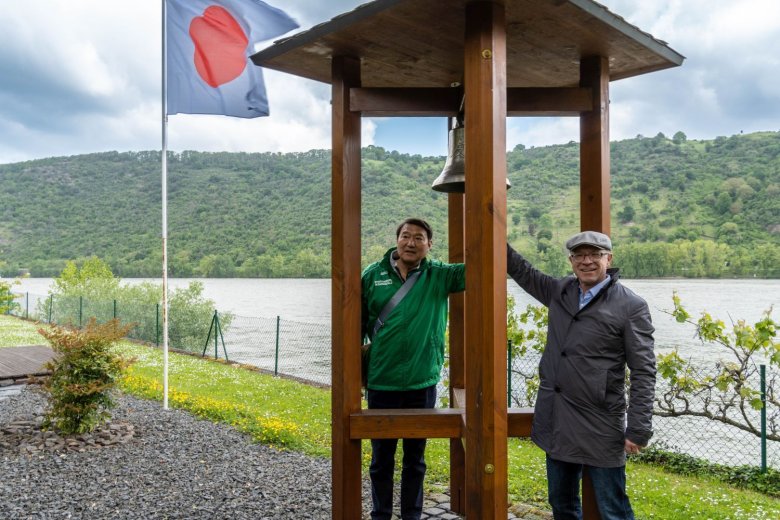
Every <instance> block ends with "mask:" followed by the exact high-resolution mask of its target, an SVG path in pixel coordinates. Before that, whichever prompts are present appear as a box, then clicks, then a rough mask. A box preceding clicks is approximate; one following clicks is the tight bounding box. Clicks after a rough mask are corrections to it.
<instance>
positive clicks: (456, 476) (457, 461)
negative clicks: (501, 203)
mask: <svg viewBox="0 0 780 520" xmlns="http://www.w3.org/2000/svg"><path fill="white" fill-rule="evenodd" d="M451 121H452V120H450V125H451ZM450 125H448V126H450ZM447 203H448V214H449V219H448V231H449V249H450V251H449V253H450V256H449V260H450V262H452V263H459V262H463V261H465V260H466V257H465V254H466V252H465V247H466V234H465V222H464V218H465V203H466V199H465V197H464V195H463V194H462V193H450V194H448V195H447ZM464 341H465V295H464V294H463V293H454V294H451V295H450V408H464V407H465V406H466V402H465V395H464V396H463V398H462V399H461V400H460V402H458V391H460V392H463V385H464V384H465V377H464V373H465V367H464V363H465V361H464V359H465V350H464ZM464 419H465V418H463V417H461V424H462V425H463V426H464V431H465V420H464ZM450 510H451V511H452V512H453V513H458V514H461V515H462V514H464V513H465V512H466V452H465V451H464V450H463V442H462V440H461V439H450Z"/></svg>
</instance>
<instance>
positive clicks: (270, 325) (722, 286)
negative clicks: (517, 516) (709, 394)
mask: <svg viewBox="0 0 780 520" xmlns="http://www.w3.org/2000/svg"><path fill="white" fill-rule="evenodd" d="M142 281H152V282H156V283H159V282H160V280H159V279H156V280H148V279H126V280H124V281H123V282H124V283H128V284H136V283H140V282H142ZM191 281H193V280H191V279H171V280H170V286H171V288H179V287H186V286H187V285H188V284H189V283H190V282H191ZM195 281H199V282H201V283H203V286H204V295H205V296H206V297H207V298H209V299H211V300H213V301H214V303H215V306H216V308H217V309H218V310H219V311H221V312H222V311H229V312H231V313H233V314H234V315H235V318H234V320H233V321H232V323H231V325H230V328H229V330H228V331H227V333H226V337H225V341H226V343H227V344H228V350H229V351H230V359H232V360H235V361H240V362H244V363H249V364H252V365H255V366H258V367H260V368H265V369H268V370H276V369H277V368H278V370H279V372H280V373H285V374H289V375H294V376H298V377H303V378H305V379H308V380H312V381H317V382H320V383H328V382H329V381H330V371H331V367H330V348H329V346H330V327H329V324H330V314H331V282H330V280H328V279H313V280H312V279H224V278H216V279H212V278H207V279H195ZM51 282H52V280H51V279H49V278H37V279H27V280H23V282H22V284H21V286H17V287H15V288H14V292H28V293H29V295H30V300H31V301H36V300H38V299H39V298H44V297H45V295H46V294H47V293H48V290H49V286H50V285H51ZM623 283H624V284H625V285H626V286H628V287H629V288H631V289H632V290H634V291H635V292H636V293H637V294H639V295H640V296H642V297H643V298H645V300H647V302H648V305H649V306H650V311H651V314H652V317H653V324H654V325H655V328H656V332H655V340H656V352H657V353H659V354H663V353H668V352H670V351H672V350H673V349H675V348H677V349H678V351H679V353H680V355H681V356H682V357H683V358H685V359H688V360H690V361H691V364H692V365H693V366H695V367H699V368H712V367H713V366H714V362H715V361H716V360H718V359H725V358H728V353H727V352H726V351H725V349H722V348H721V349H719V348H717V347H714V346H712V345H703V344H702V343H701V342H700V341H699V340H697V339H696V338H695V336H694V333H695V330H694V328H693V326H691V325H687V324H679V323H676V322H675V320H674V319H673V318H672V317H671V316H670V315H669V314H668V311H670V310H671V309H672V307H673V304H672V294H673V292H674V291H676V292H677V293H678V294H679V295H680V298H681V300H682V303H683V306H684V307H685V308H686V309H687V310H688V312H689V313H690V314H691V316H692V318H693V319H696V318H698V317H699V316H700V314H701V313H702V312H708V313H710V314H711V315H713V316H714V317H718V318H720V319H722V320H724V322H726V324H727V325H728V324H729V323H730V321H731V320H738V319H744V320H746V321H747V322H748V323H750V324H752V323H755V322H756V321H757V320H759V319H760V318H761V317H762V315H763V313H764V312H765V311H766V310H767V309H770V308H772V307H774V310H773V312H772V316H773V317H774V318H775V319H778V314H780V309H778V307H780V305H779V304H780V280H759V279H746V280H699V279H663V280H623ZM507 291H508V293H509V294H511V295H513V296H514V298H515V301H516V310H517V311H520V310H523V309H524V308H525V307H526V305H528V304H529V303H536V302H535V301H534V300H533V299H532V298H531V297H529V296H528V295H527V294H525V293H524V292H523V291H522V290H521V289H520V288H519V287H518V286H517V285H516V284H515V283H514V282H513V281H511V280H508V281H507ZM665 311H667V312H665ZM277 316H278V317H280V318H281V320H280V322H281V325H279V323H280V322H279V321H277ZM280 335H281V337H282V340H281V345H282V347H281V349H282V352H281V353H280V351H279V344H280V340H279V337H280ZM524 361H528V362H529V363H530V364H531V365H533V366H532V367H531V368H530V370H531V371H533V370H534V367H535V363H536V361H534V360H533V359H530V358H529V359H528V360H524ZM514 379H515V378H514V377H513V380H514ZM513 384H515V383H513ZM516 384H518V385H520V384H522V380H518V381H517V383H516ZM515 389H516V390H517V389H518V387H517V386H515ZM442 390H443V389H442ZM769 411H770V413H771V414H774V415H775V416H776V415H777V414H778V413H780V412H778V411H777V410H772V409H771V408H770V409H769ZM750 415H751V417H752V420H754V421H755V420H756V416H757V413H754V412H750ZM775 420H778V418H777V417H775ZM654 423H655V430H656V435H655V437H654V441H661V442H663V443H664V444H665V445H666V446H669V447H672V448H674V449H676V450H677V451H682V452H685V453H689V454H691V455H694V456H697V457H703V458H707V459H710V460H712V461H715V462H720V463H725V464H750V465H754V466H756V465H758V464H759V461H760V458H759V454H760V447H759V442H758V439H757V438H756V437H755V436H754V435H751V434H747V433H745V432H741V431H738V430H736V429H734V428H730V427H726V426H725V425H722V424H720V423H717V422H715V421H710V420H708V419H703V418H673V419H669V418H663V417H656V418H655V419H654ZM769 444H770V446H769V453H768V460H769V464H770V465H771V466H773V467H775V468H780V443H778V442H771V443H769Z"/></svg>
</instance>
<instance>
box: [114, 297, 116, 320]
mask: <svg viewBox="0 0 780 520" xmlns="http://www.w3.org/2000/svg"><path fill="white" fill-rule="evenodd" d="M114 319H116V300H114Z"/></svg>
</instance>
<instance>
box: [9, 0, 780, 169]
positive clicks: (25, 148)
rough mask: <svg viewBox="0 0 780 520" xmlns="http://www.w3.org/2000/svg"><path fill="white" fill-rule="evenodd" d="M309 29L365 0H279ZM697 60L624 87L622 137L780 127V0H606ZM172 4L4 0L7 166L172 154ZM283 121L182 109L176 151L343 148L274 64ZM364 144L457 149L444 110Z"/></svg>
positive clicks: (615, 97)
mask: <svg viewBox="0 0 780 520" xmlns="http://www.w3.org/2000/svg"><path fill="white" fill-rule="evenodd" d="M268 2H269V3H271V4H272V5H275V6H277V7H280V8H282V9H284V10H285V11H287V12H288V13H289V14H290V15H292V16H293V17H294V18H295V19H296V20H297V21H298V22H299V23H300V25H301V27H302V28H307V27H310V26H311V25H313V24H316V23H319V22H322V21H326V20H329V19H330V18H332V17H333V16H334V15H336V14H339V13H342V12H345V11H348V10H351V9H352V8H354V7H355V6H357V5H359V4H361V3H363V2H364V0H328V1H325V0H268ZM602 3H603V4H605V5H606V6H607V7H608V8H609V9H610V10H612V11H613V12H614V13H617V14H619V15H620V16H622V17H624V18H625V19H627V20H628V21H629V22H630V23H632V24H634V25H637V26H638V27H639V28H641V29H642V30H644V31H647V32H649V33H651V34H652V35H653V36H655V37H656V38H659V39H662V40H664V41H666V42H668V43H669V45H670V46H671V47H672V48H674V49H675V50H676V51H678V52H679V53H681V54H683V55H684V56H686V58H687V59H686V61H685V63H684V64H683V66H682V67H679V68H676V69H672V70H666V71H661V72H657V73H653V74H648V75H645V76H640V77H637V78H631V79H627V80H622V81H617V82H615V83H613V84H612V86H611V99H612V105H611V112H610V116H611V138H612V139H613V140H620V139H625V138H631V137H634V136H636V135H637V134H642V135H645V136H653V135H656V134H657V133H658V132H663V133H664V134H666V135H667V136H671V135H673V134H674V133H675V132H677V131H678V130H682V131H683V132H685V133H686V134H687V135H688V137H689V138H691V139H711V138H714V137H716V136H718V135H731V134H736V133H740V132H745V133H748V132H754V131H759V130H773V131H777V130H780V53H779V52H778V50H780V44H779V43H778V42H780V2H778V1H777V0H653V1H639V0H602ZM160 5H161V4H160V0H136V1H133V2H119V1H116V0H0V7H1V8H2V13H3V14H2V22H3V23H2V26H3V27H2V31H0V49H3V51H2V53H0V163H9V162H17V161H24V160H29V159H35V158H41V157H51V156H61V155H74V154H82V153H90V152H100V151H108V150H119V151H127V150H152V149H158V150H159V149H160V141H161V137H160V136H161V123H160V106H161V102H160V97H161V94H160V89H161V87H160V84H161V79H160V75H161V72H160V70H161V66H160V48H161V44H160V39H161V36H160V32H161V30H160V25H161V23H160V19H161V14H160V11H161V8H160ZM266 83H267V88H268V96H269V99H270V105H271V112H272V115H271V116H270V117H267V118H258V119H250V120H241V119H235V118H228V117H219V116H202V115H200V116H195V115H175V116H171V117H170V119H169V127H168V128H169V148H170V149H171V150H203V151H246V152H256V151H257V152H264V151H282V152H289V151H305V150H309V149H312V148H329V147H330V105H329V99H330V95H329V88H328V86H326V85H324V84H321V83H316V82H311V81H307V80H302V79H299V78H295V77H292V76H288V75H284V74H280V73H276V72H274V71H266ZM577 124H578V123H577V119H576V118H561V119H558V118H538V119H537V118H533V119H532V118H512V119H510V120H509V122H508V131H507V146H508V148H510V149H511V148H513V147H514V146H515V145H516V144H518V143H522V144H524V145H526V146H531V145H533V146H541V145H546V144H554V143H565V142H568V141H570V140H572V139H574V140H576V139H578V130H577ZM363 127H364V129H363V131H364V141H363V144H364V145H368V144H375V145H378V146H383V147H385V148H387V149H394V150H399V151H401V152H404V153H420V154H423V155H445V154H446V122H445V120H444V119H443V118H431V119H419V118H415V119H407V118H395V119H385V120H364V124H363Z"/></svg>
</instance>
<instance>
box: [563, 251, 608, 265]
mask: <svg viewBox="0 0 780 520" xmlns="http://www.w3.org/2000/svg"><path fill="white" fill-rule="evenodd" d="M608 254H610V253H609V252H608V251H595V252H593V253H574V254H573V255H569V258H571V259H572V260H574V261H575V262H577V263H578V264H579V263H581V262H584V261H585V259H589V260H593V261H594V262H598V261H599V260H601V258H602V257H604V256H607V255H608Z"/></svg>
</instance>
